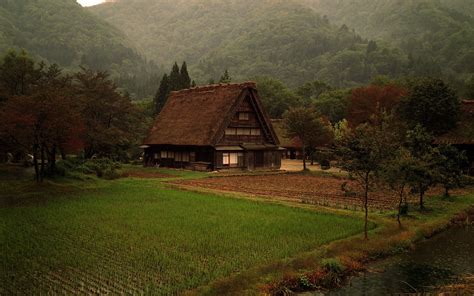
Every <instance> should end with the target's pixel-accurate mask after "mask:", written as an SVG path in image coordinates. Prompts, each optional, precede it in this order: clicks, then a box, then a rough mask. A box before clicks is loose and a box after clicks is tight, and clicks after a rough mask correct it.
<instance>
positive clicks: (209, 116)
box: [143, 82, 256, 146]
mask: <svg viewBox="0 0 474 296" xmlns="http://www.w3.org/2000/svg"><path fill="white" fill-rule="evenodd" d="M255 89H256V85H255V83H254V82H245V83H239V84H238V83H229V84H213V85H207V86H200V87H194V88H190V89H185V90H181V91H176V92H171V94H170V96H169V98H168V100H167V102H166V104H165V106H164V107H163V109H162V110H161V112H160V114H159V115H158V117H157V119H156V121H155V123H154V125H153V128H152V129H151V131H150V133H149V135H148V137H147V138H146V139H145V141H144V142H143V144H145V145H189V146H214V145H215V144H216V142H217V141H218V137H219V136H220V131H222V130H223V129H224V128H225V126H224V124H225V123H226V121H227V120H228V119H229V116H231V115H229V114H230V112H231V110H233V109H234V108H235V107H236V104H238V102H239V99H240V98H241V96H242V94H243V93H244V92H248V91H252V90H255Z"/></svg>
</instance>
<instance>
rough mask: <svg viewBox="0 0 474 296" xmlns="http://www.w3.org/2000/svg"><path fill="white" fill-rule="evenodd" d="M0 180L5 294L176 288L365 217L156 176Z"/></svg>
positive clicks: (0, 278)
mask: <svg viewBox="0 0 474 296" xmlns="http://www.w3.org/2000/svg"><path fill="white" fill-rule="evenodd" d="M164 172H166V173H170V174H173V172H172V171H169V170H168V171H164ZM174 174H175V175H177V177H185V178H192V177H203V176H204V175H203V174H197V173H189V172H179V171H174ZM0 185H1V188H3V189H5V190H4V191H3V193H0V199H1V198H2V196H3V197H5V198H7V199H8V200H9V202H6V203H5V202H4V203H0V249H1V250H2V251H1V254H0V262H1V264H2V266H1V268H2V271H1V272H0V294H2V295H3V294H6V295H8V294H16V293H21V294H30V295H33V294H45V293H48V292H49V293H68V292H69V293H70V292H71V291H84V292H86V293H97V292H99V293H100V292H102V293H105V292H106V291H111V292H115V293H124V292H125V293H131V294H137V293H141V292H144V293H148V294H176V293H180V292H183V291H185V290H188V289H193V288H196V287H199V286H202V285H207V284H209V283H211V282H212V281H214V280H217V279H220V278H224V277H227V276H229V275H231V274H235V273H238V272H242V271H245V270H246V269H248V268H251V267H256V266H262V265H266V264H271V263H274V262H275V261H278V260H280V259H284V258H290V257H294V256H296V255H298V254H299V253H302V252H306V251H310V250H314V249H316V248H318V247H319V246H321V245H323V244H326V243H328V242H330V241H333V240H337V239H341V238H344V237H348V236H350V235H353V234H356V233H358V232H360V231H361V229H362V223H363V222H362V220H360V219H356V218H351V217H346V216H338V215H332V214H324V213H318V212H314V211H311V210H307V209H300V208H292V207H288V206H284V205H278V204H271V203H264V202H259V201H250V200H245V199H236V198H229V197H221V196H216V195H212V194H204V193H194V192H188V191H181V190H176V189H170V188H166V187H165V186H164V185H163V184H162V183H161V182H160V181H158V180H157V179H155V180H153V179H143V180H140V179H120V180H116V181H102V180H97V179H95V180H89V181H87V182H85V181H63V182H54V183H46V184H45V185H46V186H44V188H43V187H38V186H35V185H32V184H31V183H30V182H26V183H25V182H23V183H21V182H20V181H18V182H16V181H13V180H4V181H2V182H0ZM15 191H17V192H18V194H16V195H15V194H14V192H15ZM25 196H28V198H25ZM25 200H26V201H27V202H24V201H25ZM12 201H16V202H12Z"/></svg>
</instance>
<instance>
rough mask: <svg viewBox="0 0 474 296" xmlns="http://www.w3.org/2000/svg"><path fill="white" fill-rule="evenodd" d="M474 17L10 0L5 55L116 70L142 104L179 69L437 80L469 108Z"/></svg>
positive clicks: (328, 3) (428, 7) (320, 3)
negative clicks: (13, 52) (15, 52)
mask: <svg viewBox="0 0 474 296" xmlns="http://www.w3.org/2000/svg"><path fill="white" fill-rule="evenodd" d="M473 15H474V2H472V1H469V0H455V1H448V0H420V1H391V0H380V1H369V0H353V1H337V0H335V1H333V0H290V1H281V0H276V1H251V0H241V1H234V0H232V1H220V0H187V1H185V0H177V1H172V2H170V1H167V0H133V1H125V0H117V1H115V2H112V3H104V4H102V5H97V6H93V7H90V8H83V7H81V6H80V5H79V4H77V3H76V1H75V0H35V1H33V0H15V1H13V0H4V1H2V2H1V3H0V28H1V30H0V51H1V52H6V50H7V49H10V48H13V49H18V48H24V49H26V50H27V51H28V52H29V53H30V54H31V55H32V56H33V57H34V58H35V59H37V60H43V61H45V62H46V63H48V64H49V63H57V64H58V65H60V66H62V67H64V68H65V71H71V72H74V71H78V70H80V67H81V66H82V67H85V68H90V69H93V70H106V71H108V72H109V73H110V74H111V77H112V78H113V79H114V81H115V82H116V83H117V84H118V85H119V87H121V88H122V89H123V90H124V91H126V92H128V93H130V95H131V97H132V98H144V97H148V98H151V97H152V96H153V95H155V94H156V92H157V90H158V86H159V82H160V80H161V79H162V75H163V74H164V72H165V71H163V69H169V68H170V67H171V66H172V65H173V64H174V63H175V62H177V61H186V62H187V64H188V66H189V73H190V76H191V77H193V78H194V79H195V80H196V82H197V83H198V84H204V83H208V82H209V81H218V80H219V77H220V76H221V75H222V73H224V71H225V70H228V73H229V74H230V75H231V77H232V79H233V81H243V80H248V79H252V80H260V81H270V80H271V79H277V80H280V81H281V82H282V83H283V84H285V85H286V86H288V87H289V88H291V89H296V88H297V87H300V86H302V85H304V84H305V83H307V82H312V81H316V80H318V81H323V82H325V83H327V84H329V85H331V86H332V87H335V88H352V87H355V86H360V85H364V84H367V83H369V82H371V81H372V80H373V79H374V77H380V76H386V77H388V78H390V79H398V78H401V77H406V76H435V77H440V78H442V79H444V80H445V81H447V82H449V83H450V84H451V85H452V86H453V87H454V88H455V89H456V90H457V91H458V93H459V95H461V97H464V98H470V97H471V96H472V94H473V92H474V72H473V71H474V70H473V69H474V64H473V61H474V50H473V48H474V16H473ZM158 65H160V66H158ZM161 65H163V66H161Z"/></svg>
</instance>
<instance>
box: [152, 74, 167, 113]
mask: <svg viewBox="0 0 474 296" xmlns="http://www.w3.org/2000/svg"><path fill="white" fill-rule="evenodd" d="M170 91H171V89H170V80H169V78H168V75H167V74H165V75H163V78H162V79H161V82H160V87H159V88H158V91H157V92H156V95H155V99H154V105H155V114H158V113H160V111H161V109H162V108H163V106H164V105H165V103H166V100H167V99H168V95H169V93H170Z"/></svg>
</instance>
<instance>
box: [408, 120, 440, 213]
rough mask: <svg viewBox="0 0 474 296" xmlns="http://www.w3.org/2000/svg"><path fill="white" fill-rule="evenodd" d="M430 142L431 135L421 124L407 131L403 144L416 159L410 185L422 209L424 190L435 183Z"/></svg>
mask: <svg viewBox="0 0 474 296" xmlns="http://www.w3.org/2000/svg"><path fill="white" fill-rule="evenodd" d="M432 143H433V136H432V135H431V134H430V133H429V132H427V131H426V129H425V128H423V127H422V126H421V125H417V126H415V128H413V129H412V130H409V131H407V134H406V138H405V143H404V146H405V147H406V148H407V149H408V151H410V153H411V155H412V156H413V157H414V158H415V160H416V163H415V166H414V167H413V172H412V173H413V174H412V177H411V179H410V186H411V190H412V192H414V193H418V195H419V204H420V210H423V209H424V196H425V193H426V191H428V189H429V188H431V187H432V186H434V185H436V178H437V170H436V154H435V150H434V148H433V147H432Z"/></svg>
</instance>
